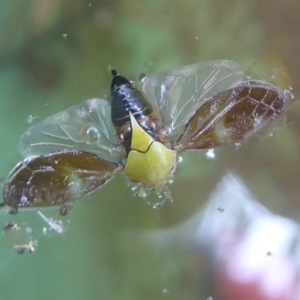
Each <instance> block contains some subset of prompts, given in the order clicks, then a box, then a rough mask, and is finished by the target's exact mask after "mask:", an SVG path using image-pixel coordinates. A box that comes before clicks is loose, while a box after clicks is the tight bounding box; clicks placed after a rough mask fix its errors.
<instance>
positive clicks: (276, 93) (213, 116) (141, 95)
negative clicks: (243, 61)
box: [3, 60, 290, 209]
mask: <svg viewBox="0 0 300 300" xmlns="http://www.w3.org/2000/svg"><path fill="white" fill-rule="evenodd" d="M112 75H113V78H112V83H111V100H110V101H108V100H106V99H90V100H87V101H85V102H83V103H82V104H79V105H75V106H72V107H70V108H67V109H66V110H64V111H62V112H59V113H58V114H56V115H53V116H50V117H48V118H47V119H45V120H44V121H42V122H40V123H38V124H36V125H34V126H33V127H31V128H29V129H28V130H27V131H26V132H25V133H24V134H23V136H22V137H21V138H20V141H19V151H20V153H21V155H22V156H23V157H25V159H24V160H23V161H22V162H20V163H19V164H18V165H17V166H16V167H15V168H14V169H13V170H12V171H11V173H10V174H9V175H8V178H7V180H6V182H5V184H4V190H3V199H4V204H6V205H9V206H11V207H13V208H14V209H17V208H19V207H42V206H54V205H61V206H63V205H66V204H68V203H69V202H71V201H73V200H75V199H77V198H81V197H83V196H85V195H88V194H90V193H91V192H93V191H95V190H97V189H99V188H100V187H102V186H104V185H105V184H106V183H108V182H109V181H110V180H112V179H113V178H114V177H115V176H117V175H118V174H119V173H121V172H124V173H125V175H126V176H127V177H128V178H129V180H130V182H134V183H136V184H138V185H140V186H142V187H143V188H145V189H146V191H149V190H154V191H160V190H163V189H164V187H165V186H166V185H167V183H168V181H169V180H170V179H171V178H172V176H173V174H174V172H175V170H176V166H177V153H178V152H181V151H189V150H200V149H212V148H215V147H219V146H223V145H228V144H232V143H239V142H240V141H241V140H243V139H245V138H247V137H249V136H250V135H251V134H253V133H255V132H257V131H258V130H259V129H260V128H261V127H263V126H264V125H265V124H266V123H268V122H269V121H271V120H272V119H276V118H278V117H279V116H280V115H282V114H283V113H284V112H285V110H286V109H287V108H288V106H289V104H290V98H289V95H288V93H287V92H286V91H283V90H281V89H279V88H278V87H276V86H275V85H273V84H271V83H268V82H263V81H259V80H249V79H247V78H246V76H245V74H244V72H243V71H242V70H241V68H240V66H239V65H238V64H237V63H234V62H231V61H227V60H216V61H208V62H203V63H197V64H194V65H189V66H184V67H181V68H178V69H174V70H172V71H170V72H168V73H160V74H157V75H155V76H149V77H146V76H141V85H142V87H141V89H138V88H136V87H135V86H134V85H133V84H132V83H131V82H130V81H129V80H127V79H126V78H125V77H123V76H121V75H119V74H118V73H117V72H116V71H115V70H112Z"/></svg>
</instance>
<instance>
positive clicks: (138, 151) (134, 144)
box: [125, 113, 176, 189]
mask: <svg viewBox="0 0 300 300" xmlns="http://www.w3.org/2000/svg"><path fill="white" fill-rule="evenodd" d="M130 123H131V131H132V137H131V151H130V152H129V154H128V158H127V165H126V168H125V173H126V175H127V176H128V177H129V178H130V179H131V180H132V181H135V182H140V183H142V184H143V185H144V186H145V187H148V188H154V189H157V188H161V187H163V186H164V185H165V184H166V183H167V181H168V180H169V179H170V178H171V175H172V173H173V172H174V171H175V167H176V152H175V151H173V150H170V149H169V148H167V147H166V146H165V145H163V144H162V143H160V142H157V141H154V139H153V138H152V137H151V136H150V135H149V134H148V133H147V132H146V131H145V130H144V129H143V128H142V127H141V126H140V125H139V124H138V122H137V121H136V120H135V118H134V116H133V115H132V114H131V113H130Z"/></svg>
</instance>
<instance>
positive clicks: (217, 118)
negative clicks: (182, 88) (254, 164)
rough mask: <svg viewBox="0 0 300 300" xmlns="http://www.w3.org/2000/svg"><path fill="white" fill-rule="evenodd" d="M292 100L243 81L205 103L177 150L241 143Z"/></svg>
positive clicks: (268, 87)
mask: <svg viewBox="0 0 300 300" xmlns="http://www.w3.org/2000/svg"><path fill="white" fill-rule="evenodd" d="M289 104H290V99H289V97H288V95H287V93H285V92H284V91H282V90H281V89H279V88H278V87H276V86H274V85H272V84H270V83H267V82H263V81H253V80H252V81H243V82H241V83H239V84H238V85H236V86H235V87H233V88H230V89H228V90H226V91H223V92H221V93H219V94H218V95H216V96H215V97H213V98H211V99H210V100H208V101H207V102H206V103H204V104H203V105H202V106H201V107H200V108H199V109H198V110H197V111H196V112H194V115H193V116H192V117H191V118H190V120H189V121H188V123H187V125H186V127H185V129H184V131H183V133H182V135H181V136H180V137H179V139H178V141H177V143H176V144H175V145H174V148H175V149H176V150H178V151H179V150H191V149H209V148H214V147H218V146H222V145H228V144H231V143H238V142H240V141H241V140H242V139H244V138H246V137H248V136H250V135H251V134H253V133H254V132H256V131H257V130H259V129H260V128H261V127H262V126H264V125H265V124H266V123H268V122H269V121H271V120H272V119H275V118H277V117H278V116H280V115H281V114H282V113H284V112H285V111H286V109H287V108H288V107H289Z"/></svg>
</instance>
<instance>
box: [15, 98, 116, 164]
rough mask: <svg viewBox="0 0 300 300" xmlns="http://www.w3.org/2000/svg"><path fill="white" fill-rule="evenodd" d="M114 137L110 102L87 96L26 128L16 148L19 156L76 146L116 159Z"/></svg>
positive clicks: (103, 156)
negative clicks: (85, 98)
mask: <svg viewBox="0 0 300 300" xmlns="http://www.w3.org/2000/svg"><path fill="white" fill-rule="evenodd" d="M115 139H116V132H115V129H114V126H113V124H112V122H111V113H110V103H109V102H108V101H106V100H104V99H90V100H87V101H85V102H83V103H82V104H79V105H75V106H72V107H69V108H67V109H66V110H64V111H62V112H60V113H57V114H55V115H53V116H51V117H48V118H47V119H45V120H44V121H42V122H40V123H38V124H36V125H35V126H33V127H31V128H29V129H28V130H27V131H26V132H25V133H24V134H23V136H22V137H21V139H20V141H19V151H20V153H21V155H22V156H23V157H28V156H34V155H42V154H46V153H49V152H53V151H60V150H64V149H77V150H81V151H87V152H91V153H95V154H97V155H99V156H100V157H102V158H104V159H107V160H110V161H118V160H119V159H120V157H121V153H120V151H121V149H120V148H118V147H116V140H115Z"/></svg>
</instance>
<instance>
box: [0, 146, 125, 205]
mask: <svg viewBox="0 0 300 300" xmlns="http://www.w3.org/2000/svg"><path fill="white" fill-rule="evenodd" d="M122 169H123V167H122V166H121V165H119V164H116V163H113V162H110V161H106V160H104V159H102V158H100V157H99V156H97V155H95V154H92V153H88V152H82V151H76V150H65V151H59V152H53V153H49V154H46V155H41V156H36V157H30V158H27V159H25V160H24V161H23V162H21V163H19V164H18V165H17V166H16V167H15V169H14V170H13V171H12V172H11V173H10V174H9V176H8V180H7V182H6V183H5V185H4V189H3V200H4V203H5V204H7V205H9V206H12V207H14V208H18V207H39V206H53V205H63V204H65V203H67V202H70V201H73V200H75V199H77V198H80V197H83V196H85V195H87V194H89V193H91V192H93V191H94V190H96V189H98V188H100V187H102V186H103V185H104V184H106V183H107V182H109V181H110V180H111V179H113V178H114V177H115V176H116V175H117V174H118V173H119V172H120V171H121V170H122Z"/></svg>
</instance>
